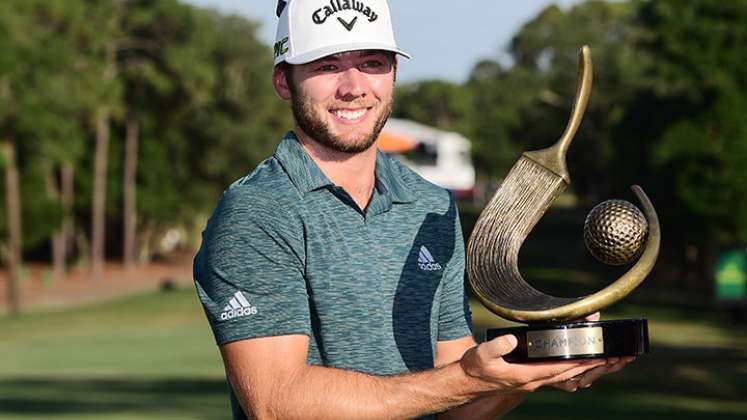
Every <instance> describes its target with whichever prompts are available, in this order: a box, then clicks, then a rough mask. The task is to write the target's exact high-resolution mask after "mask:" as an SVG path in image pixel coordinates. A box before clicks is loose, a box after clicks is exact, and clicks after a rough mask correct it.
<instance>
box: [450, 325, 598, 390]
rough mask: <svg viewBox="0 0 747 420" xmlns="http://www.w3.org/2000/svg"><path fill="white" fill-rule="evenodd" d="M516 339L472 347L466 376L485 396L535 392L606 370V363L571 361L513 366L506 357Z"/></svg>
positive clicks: (465, 366)
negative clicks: (475, 381)
mask: <svg viewBox="0 0 747 420" xmlns="http://www.w3.org/2000/svg"><path fill="white" fill-rule="evenodd" d="M516 344H517V341H516V337H514V336H513V335H504V336H500V337H497V338H495V339H493V340H490V341H487V342H484V343H482V344H480V345H478V346H475V347H472V348H471V349H469V350H467V352H466V353H465V354H464V356H462V359H461V360H460V365H461V367H462V369H463V370H464V372H465V373H466V374H467V375H468V376H470V377H472V378H474V379H475V380H477V381H478V382H480V385H481V387H480V388H481V389H482V390H483V392H486V393H490V392H495V391H502V392H532V391H534V390H536V389H537V388H539V387H541V386H544V385H549V384H558V383H563V382H566V381H568V380H570V379H571V378H574V377H579V376H580V375H583V374H585V373H586V372H588V371H591V370H592V369H594V368H597V367H601V366H604V365H605V364H606V361H605V360H604V359H594V360H569V361H557V362H541V363H531V364H514V363H508V362H506V361H505V360H503V357H502V356H503V355H505V354H508V353H510V352H511V351H512V350H513V349H514V348H515V347H516Z"/></svg>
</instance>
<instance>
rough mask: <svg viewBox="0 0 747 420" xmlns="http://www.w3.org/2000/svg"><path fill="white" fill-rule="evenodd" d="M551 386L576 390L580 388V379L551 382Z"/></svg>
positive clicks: (564, 389) (569, 390)
mask: <svg viewBox="0 0 747 420" xmlns="http://www.w3.org/2000/svg"><path fill="white" fill-rule="evenodd" d="M551 386H552V387H553V388H557V389H560V390H562V391H565V392H576V390H577V389H578V381H575V380H573V379H570V380H567V381H563V382H558V383H555V384H551Z"/></svg>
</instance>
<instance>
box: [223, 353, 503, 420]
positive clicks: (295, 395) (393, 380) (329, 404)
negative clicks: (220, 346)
mask: <svg viewBox="0 0 747 420" xmlns="http://www.w3.org/2000/svg"><path fill="white" fill-rule="evenodd" d="M488 388H489V387H488V386H487V385H486V384H484V383H482V382H481V381H477V380H475V379H474V378H471V377H469V376H468V375H466V374H465V373H464V371H463V370H462V368H461V366H460V365H459V363H452V364H450V365H447V366H445V367H443V368H438V369H432V370H428V371H423V372H418V373H409V374H403V375H396V376H373V375H366V374H363V373H360V372H355V371H347V370H339V369H332V368H326V367H320V366H303V367H302V368H299V369H298V370H297V371H296V372H294V374H293V375H291V376H290V377H289V380H288V381H286V382H285V383H283V384H282V385H280V386H278V387H277V388H276V389H275V390H273V391H272V392H271V394H272V395H264V398H254V401H252V392H251V389H245V390H244V391H246V392H238V394H239V398H240V399H241V400H242V405H244V407H245V409H246V408H248V407H252V410H251V411H254V413H253V414H254V416H255V417H256V418H260V419H262V418H283V419H297V418H304V419H313V418H318V419H330V418H345V419H380V418H391V419H397V418H402V419H406V418H412V417H417V416H421V415H425V414H429V413H438V412H443V411H446V410H448V409H450V408H453V407H457V406H460V405H463V404H466V403H468V402H469V401H471V400H473V399H474V398H475V397H477V396H479V395H482V393H483V392H486V391H487V390H488ZM255 389H256V388H255ZM237 391H239V390H237ZM242 394H243V395H242ZM255 397H256V394H255Z"/></svg>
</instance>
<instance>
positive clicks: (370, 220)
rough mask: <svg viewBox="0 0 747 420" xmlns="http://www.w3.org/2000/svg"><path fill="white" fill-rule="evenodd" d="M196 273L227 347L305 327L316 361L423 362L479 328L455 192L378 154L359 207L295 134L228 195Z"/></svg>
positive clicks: (387, 370) (380, 365)
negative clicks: (467, 289) (470, 300)
mask: <svg viewBox="0 0 747 420" xmlns="http://www.w3.org/2000/svg"><path fill="white" fill-rule="evenodd" d="M194 277H195V284H196V287H197V293H198V295H199V298H200V300H201V301H202V304H203V306H204V309H205V312H206V314H207V318H208V321H209V323H210V326H211V328H212V330H213V333H214V336H215V340H216V342H217V344H218V345H222V344H226V343H230V342H233V341H237V340H243V339H248V338H255V337H268V336H279V335H288V334H304V335H308V336H309V338H310V346H309V352H308V357H307V361H308V363H310V364H314V365H322V366H328V367H334V368H340V369H350V370H356V371H360V372H364V373H368V374H374V375H394V374H399V373H403V372H413V371H420V370H425V369H430V368H432V367H433V366H434V356H435V348H436V347H435V346H436V342H437V341H440V340H453V339H457V338H462V337H465V336H469V335H471V334H472V327H471V317H470V313H469V307H468V306H467V299H466V297H465V293H464V242H463V238H462V231H461V227H460V224H459V218H458V215H457V209H456V206H455V203H454V200H453V198H452V197H451V195H450V194H449V193H448V192H447V191H446V190H444V189H442V188H440V187H437V186H435V185H433V184H431V183H429V182H427V181H425V180H423V179H422V178H421V177H419V176H418V175H417V174H415V173H414V172H412V171H411V170H410V169H408V168H406V167H404V166H403V165H401V164H400V163H399V162H397V161H395V160H394V159H392V158H390V157H388V156H386V155H385V154H383V153H381V152H379V153H378V155H377V158H376V183H375V188H374V191H373V194H372V196H371V201H370V204H369V206H368V208H367V210H366V211H365V212H364V211H361V210H360V209H359V208H358V206H357V205H356V203H355V202H354V201H353V199H352V198H351V197H350V196H349V195H348V194H347V193H346V192H345V191H344V190H343V189H342V188H341V187H338V186H335V185H334V184H333V183H332V182H331V181H330V180H329V179H328V178H327V177H326V176H325V175H324V174H323V173H322V171H321V170H320V169H319V167H318V166H317V165H316V163H315V162H314V161H313V160H312V159H311V157H310V156H309V155H308V154H307V153H306V152H305V150H304V149H303V147H302V146H301V145H300V143H299V142H298V140H297V139H296V137H295V135H294V134H293V133H292V132H289V133H288V134H287V135H286V136H285V138H284V139H283V140H282V141H281V143H280V144H279V146H278V148H277V150H276V152H275V154H274V155H273V156H272V157H270V158H269V159H267V160H265V161H264V162H262V163H261V164H260V165H259V166H258V167H257V169H256V170H255V171H254V172H252V173H251V174H250V175H248V176H246V177H244V178H241V179H239V180H238V181H236V182H235V183H233V184H232V185H231V186H230V187H229V188H228V189H227V190H226V191H225V192H224V194H223V196H222V198H221V199H220V202H219V204H218V206H217V208H216V209H215V211H214V213H213V215H212V216H211V218H210V220H209V221H208V224H207V227H206V229H205V230H204V232H203V241H202V245H201V247H200V250H199V252H198V254H197V256H196V257H195V262H194ZM231 400H232V406H233V411H234V419H245V418H246V417H245V415H244V414H243V413H242V412H241V409H240V407H239V405H238V403H237V402H236V399H235V395H233V392H232V393H231Z"/></svg>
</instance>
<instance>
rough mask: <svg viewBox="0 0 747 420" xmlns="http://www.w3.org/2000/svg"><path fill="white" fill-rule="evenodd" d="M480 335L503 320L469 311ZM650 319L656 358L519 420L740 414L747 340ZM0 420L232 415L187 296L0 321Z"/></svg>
mask: <svg viewBox="0 0 747 420" xmlns="http://www.w3.org/2000/svg"><path fill="white" fill-rule="evenodd" d="M473 311H474V318H475V325H476V329H477V333H478V335H479V334H481V332H482V331H484V329H485V328H489V327H494V326H497V325H500V324H503V323H502V322H501V321H500V320H499V319H498V318H497V317H496V316H494V315H492V314H490V313H489V312H488V311H486V310H485V309H484V308H482V307H481V306H480V305H479V304H475V305H473ZM633 315H646V316H647V317H648V318H649V322H650V331H651V337H652V340H653V342H652V353H651V354H649V355H645V356H642V357H639V359H638V360H637V361H636V362H634V363H633V364H632V365H630V366H628V367H626V369H625V370H624V371H623V372H621V373H619V374H616V375H612V376H609V377H607V378H604V379H602V380H600V381H598V382H597V383H596V384H595V385H594V386H593V387H592V388H591V389H588V390H582V391H579V392H577V393H576V394H567V393H564V392H560V391H556V390H552V389H548V390H540V391H538V392H536V393H534V394H532V395H530V396H529V397H528V399H527V401H526V403H524V404H523V405H522V406H520V407H519V408H518V409H516V410H515V411H514V412H512V413H511V415H509V416H508V418H512V419H545V418H553V419H601V418H604V419H662V418H678V420H687V419H702V418H719V419H737V418H739V419H741V418H745V415H747V401H746V400H747V398H746V397H747V395H745V394H746V390H747V333H745V331H744V326H743V325H742V326H739V325H731V324H729V323H728V319H727V318H726V317H725V316H722V315H721V314H719V313H716V312H702V311H697V312H696V311H691V310H686V309H676V308H662V307H656V306H635V305H625V304H620V305H617V306H615V307H613V308H611V309H610V311H608V312H607V313H606V314H605V316H606V317H607V318H620V317H625V316H633ZM0 355H2V358H0V419H24V420H28V419H47V418H55V419H103V418H106V419H153V420H155V419H205V420H208V419H225V418H227V417H228V415H229V414H228V413H229V407H228V399H227V394H226V384H225V380H224V377H223V370H222V366H221V363H220V359H219V356H218V352H217V349H216V347H215V346H214V344H213V339H212V336H211V334H210V332H209V329H208V326H207V322H206V321H205V319H204V316H203V313H202V310H201V309H200V307H199V304H198V303H197V300H196V298H195V296H194V292H193V291H192V290H177V291H174V292H169V293H153V294H146V295H140V296H135V297H131V298H127V299H124V300H119V301H116V302H113V303H108V304H102V305H96V306H87V307H80V308H75V309H67V310H63V311H55V312H47V313H35V314H27V315H23V316H21V317H19V318H15V319H9V318H0Z"/></svg>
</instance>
